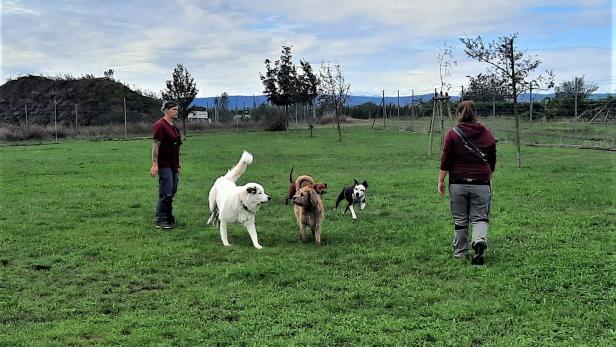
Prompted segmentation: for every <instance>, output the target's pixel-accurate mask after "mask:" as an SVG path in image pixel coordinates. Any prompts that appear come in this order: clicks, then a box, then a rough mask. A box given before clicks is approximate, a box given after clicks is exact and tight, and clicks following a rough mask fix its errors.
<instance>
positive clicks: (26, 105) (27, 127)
mask: <svg viewBox="0 0 616 347" xmlns="http://www.w3.org/2000/svg"><path fill="white" fill-rule="evenodd" d="M24 107H25V108H26V130H28V131H29V130H30V125H28V104H25V105H24Z"/></svg>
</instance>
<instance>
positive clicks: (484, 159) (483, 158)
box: [453, 127, 488, 163]
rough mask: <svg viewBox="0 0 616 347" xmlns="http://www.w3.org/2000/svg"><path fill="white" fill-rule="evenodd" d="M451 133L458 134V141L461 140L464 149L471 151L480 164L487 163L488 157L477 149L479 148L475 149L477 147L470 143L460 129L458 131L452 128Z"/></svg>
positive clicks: (456, 128) (457, 128)
mask: <svg viewBox="0 0 616 347" xmlns="http://www.w3.org/2000/svg"><path fill="white" fill-rule="evenodd" d="M453 131H454V132H455V133H456V134H458V136H460V139H461V140H462V143H463V144H464V147H466V149H468V150H469V151H471V153H473V154H474V155H475V156H477V158H479V159H480V160H481V162H482V163H488V156H487V155H486V154H485V153H483V152H482V151H481V150H480V149H479V147H477V145H476V144H475V143H474V142H473V141H471V139H469V138H468V137H466V135H464V132H463V131H462V129H460V128H459V127H455V128H453Z"/></svg>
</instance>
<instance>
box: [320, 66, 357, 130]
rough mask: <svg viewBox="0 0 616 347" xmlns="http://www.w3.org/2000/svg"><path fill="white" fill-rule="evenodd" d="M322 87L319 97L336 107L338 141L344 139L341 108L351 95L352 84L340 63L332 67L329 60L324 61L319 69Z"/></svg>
mask: <svg viewBox="0 0 616 347" xmlns="http://www.w3.org/2000/svg"><path fill="white" fill-rule="evenodd" d="M319 79H320V82H321V83H320V88H319V94H320V96H319V98H320V99H321V102H323V103H324V104H325V105H330V106H333V107H334V116H335V117H336V123H337V124H338V141H342V131H341V130H340V116H339V110H340V109H341V108H342V107H344V105H345V104H346V101H347V98H348V97H349V90H350V89H351V84H350V83H346V81H345V79H344V72H343V71H342V67H341V66H340V64H338V63H336V64H334V66H333V67H332V66H331V64H330V63H329V62H325V61H322V62H321V69H320V71H319Z"/></svg>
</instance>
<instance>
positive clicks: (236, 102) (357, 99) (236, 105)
mask: <svg viewBox="0 0 616 347" xmlns="http://www.w3.org/2000/svg"><path fill="white" fill-rule="evenodd" d="M432 95H433V94H423V95H415V96H414V97H412V96H410V95H407V96H402V95H401V96H400V106H404V105H408V104H410V103H411V102H412V101H413V100H414V101H420V100H422V101H429V100H431V99H432ZM608 95H610V94H608V93H597V94H593V95H592V96H591V97H590V98H591V99H603V98H606V97H607V96H608ZM553 96H554V93H548V94H537V93H533V100H534V101H541V100H543V99H545V98H547V97H553ZM215 98H216V97H215V96H210V97H205V98H195V100H194V101H193V105H196V106H203V107H213V106H214V99H215ZM381 99H382V97H381V96H378V95H377V96H366V95H349V98H348V100H347V106H357V105H361V104H365V103H367V102H372V103H374V104H376V105H380V104H381ZM451 99H452V100H453V101H458V100H459V99H460V97H459V96H457V95H452V96H451ZM518 101H519V102H529V101H530V94H527V93H524V94H521V95H520V97H519V98H518ZM267 102H268V101H267V96H265V95H254V96H252V95H230V96H229V108H230V109H232V110H233V109H242V108H251V107H253V106H254V105H256V106H259V105H261V104H262V103H267ZM385 103H386V104H388V105H389V104H391V105H397V104H398V97H396V96H386V97H385Z"/></svg>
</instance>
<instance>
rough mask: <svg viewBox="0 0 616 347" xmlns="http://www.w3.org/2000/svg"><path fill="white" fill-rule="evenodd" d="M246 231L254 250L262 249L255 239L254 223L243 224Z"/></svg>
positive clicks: (255, 229)
mask: <svg viewBox="0 0 616 347" xmlns="http://www.w3.org/2000/svg"><path fill="white" fill-rule="evenodd" d="M244 226H245V227H246V229H247V230H248V234H250V239H251V240H252V245H253V246H255V248H256V249H261V248H263V247H262V246H261V245H260V244H259V240H258V239H257V228H256V227H255V224H254V222H247V223H245V224H244Z"/></svg>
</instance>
